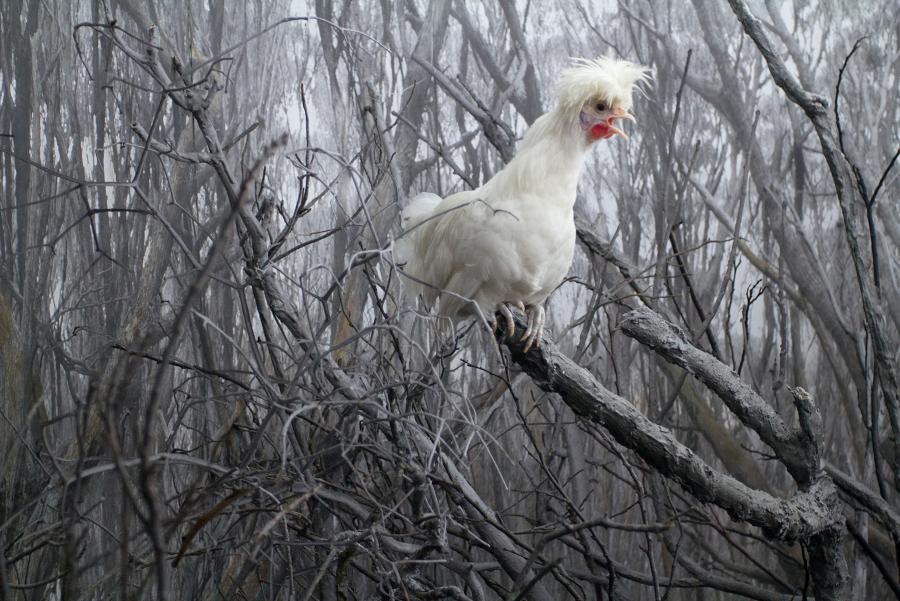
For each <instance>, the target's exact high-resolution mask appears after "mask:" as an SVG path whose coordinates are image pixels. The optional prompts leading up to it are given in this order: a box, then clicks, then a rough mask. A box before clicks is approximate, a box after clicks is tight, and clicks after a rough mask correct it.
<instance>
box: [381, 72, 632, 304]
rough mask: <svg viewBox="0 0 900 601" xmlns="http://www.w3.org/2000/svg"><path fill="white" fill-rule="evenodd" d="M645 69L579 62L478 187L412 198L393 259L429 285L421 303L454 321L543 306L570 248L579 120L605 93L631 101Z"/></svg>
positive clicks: (582, 147)
mask: <svg viewBox="0 0 900 601" xmlns="http://www.w3.org/2000/svg"><path fill="white" fill-rule="evenodd" d="M646 73H647V70H646V69H644V68H643V67H639V66H637V65H634V64H632V63H626V62H624V61H615V60H613V59H607V58H602V59H597V60H595V61H584V60H581V61H578V62H576V63H575V65H574V66H573V67H572V68H570V69H567V70H565V71H564V72H563V73H562V75H561V78H560V81H559V85H558V97H559V103H558V105H557V106H556V108H555V109H554V110H552V111H550V112H549V113H546V114H545V115H543V116H541V117H540V118H538V119H537V120H536V121H535V122H534V124H533V125H532V126H531V127H530V128H529V130H528V132H527V133H526V135H525V138H524V139H523V141H522V144H521V146H520V148H519V151H518V153H517V155H516V156H515V158H514V159H513V160H512V161H511V162H510V163H509V164H508V165H506V167H505V168H504V169H503V170H501V171H500V172H499V173H497V174H496V175H495V176H494V177H493V178H492V179H491V180H490V181H488V182H487V183H485V184H484V185H482V186H481V187H479V188H478V189H476V190H471V191H465V192H460V193H458V194H454V195H452V196H448V197H447V198H445V199H440V198H439V197H438V196H436V195H434V194H420V195H419V196H416V197H415V198H414V199H413V200H412V201H411V202H410V204H409V205H408V206H407V207H406V209H405V210H404V211H403V213H402V221H403V229H404V234H403V235H402V236H401V238H400V239H399V240H398V241H397V245H396V246H395V252H396V253H397V258H398V263H401V264H402V263H405V267H404V270H405V272H406V273H407V274H408V275H410V276H412V278H413V279H414V280H418V281H420V282H424V283H425V285H422V286H417V285H414V286H413V289H414V290H416V291H417V292H421V293H422V295H423V297H424V299H425V301H426V302H427V303H428V304H429V305H433V304H434V303H435V301H437V300H438V299H439V301H440V302H439V312H440V314H441V315H443V316H445V317H449V318H451V319H453V320H454V321H456V320H459V319H462V318H465V317H467V316H470V315H473V314H475V313H476V312H477V311H476V308H475V305H474V304H473V302H474V303H477V305H478V307H480V309H481V311H482V314H483V315H485V316H488V317H490V316H491V315H493V313H494V311H495V310H496V307H497V306H498V305H499V304H500V303H503V302H519V301H521V302H523V303H525V304H526V305H532V306H534V305H539V304H541V303H543V302H544V300H545V299H546V298H547V296H548V295H549V294H550V293H551V292H552V291H553V290H554V289H555V288H556V287H557V286H558V285H559V284H560V282H562V280H563V278H565V276H566V274H567V273H568V271H569V267H570V265H571V263H572V256H573V253H574V250H575V225H574V220H573V206H574V204H575V195H576V188H577V185H578V178H579V175H580V173H581V167H582V162H583V157H584V154H585V151H586V150H587V149H588V148H590V145H591V142H590V141H589V140H588V138H587V137H586V136H585V132H584V130H583V129H582V126H581V124H580V121H579V117H580V113H581V110H582V107H583V106H584V105H585V103H587V102H589V101H591V102H593V101H595V100H596V98H598V97H602V98H604V99H607V100H609V101H610V102H611V103H612V104H613V105H617V106H621V107H622V108H625V109H627V108H630V106H631V90H632V88H633V86H634V84H635V83H636V82H638V81H641V80H643V79H644V78H646Z"/></svg>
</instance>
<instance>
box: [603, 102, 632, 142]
mask: <svg viewBox="0 0 900 601" xmlns="http://www.w3.org/2000/svg"><path fill="white" fill-rule="evenodd" d="M617 119H628V120H630V121H631V122H632V123H634V115H632V114H631V113H629V112H628V111H626V110H625V109H623V108H621V107H616V108H614V109H613V110H611V111H610V115H609V117H607V118H606V127H608V128H609V131H611V132H612V133H613V134H618V135H620V136H622V137H623V138H625V139H626V140H627V139H628V134H626V133H625V132H624V131H622V130H621V129H619V128H618V127H616V126H615V122H616V120H617Z"/></svg>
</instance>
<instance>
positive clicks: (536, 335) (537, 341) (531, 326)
mask: <svg viewBox="0 0 900 601" xmlns="http://www.w3.org/2000/svg"><path fill="white" fill-rule="evenodd" d="M525 314H526V315H527V316H528V327H527V328H526V329H525V333H524V334H522V338H521V340H520V342H524V343H525V348H523V349H522V352H523V353H527V352H528V350H529V349H530V348H531V347H532V346H534V348H541V340H543V338H544V317H545V314H544V306H543V305H531V306H530V307H528V309H527V310H526V311H525Z"/></svg>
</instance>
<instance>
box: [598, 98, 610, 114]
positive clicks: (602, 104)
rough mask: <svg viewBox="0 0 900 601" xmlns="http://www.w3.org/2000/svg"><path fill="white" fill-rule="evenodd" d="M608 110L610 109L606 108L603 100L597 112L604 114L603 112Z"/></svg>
mask: <svg viewBox="0 0 900 601" xmlns="http://www.w3.org/2000/svg"><path fill="white" fill-rule="evenodd" d="M608 108H609V107H608V106H606V103H605V102H603V101H602V100H601V101H600V102H598V103H597V110H598V111H600V112H603V111H605V110H606V109H608Z"/></svg>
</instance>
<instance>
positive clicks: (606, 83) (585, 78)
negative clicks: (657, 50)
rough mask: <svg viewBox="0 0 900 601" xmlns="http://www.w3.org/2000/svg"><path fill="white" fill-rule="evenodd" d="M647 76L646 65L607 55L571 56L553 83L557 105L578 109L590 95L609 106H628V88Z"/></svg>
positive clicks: (629, 91) (643, 80)
mask: <svg viewBox="0 0 900 601" xmlns="http://www.w3.org/2000/svg"><path fill="white" fill-rule="evenodd" d="M649 78H650V69H649V68H647V67H644V66H642V65H638V64H635V63H632V62H629V61H625V60H619V59H615V58H612V57H608V56H601V57H599V58H595V59H592V60H591V59H585V58H576V59H572V66H571V67H569V68H568V69H565V70H564V71H563V72H562V74H561V75H560V78H559V82H558V83H557V95H558V97H559V105H560V107H561V108H563V109H564V110H571V111H578V110H581V107H582V106H583V105H584V103H585V102H587V101H588V100H590V99H591V98H597V97H599V98H602V99H604V100H605V101H606V102H608V103H609V104H611V105H613V106H620V107H622V108H624V109H625V110H628V109H630V108H631V92H632V90H633V88H634V86H635V84H637V83H641V82H645V81H647V80H648V79H649Z"/></svg>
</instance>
